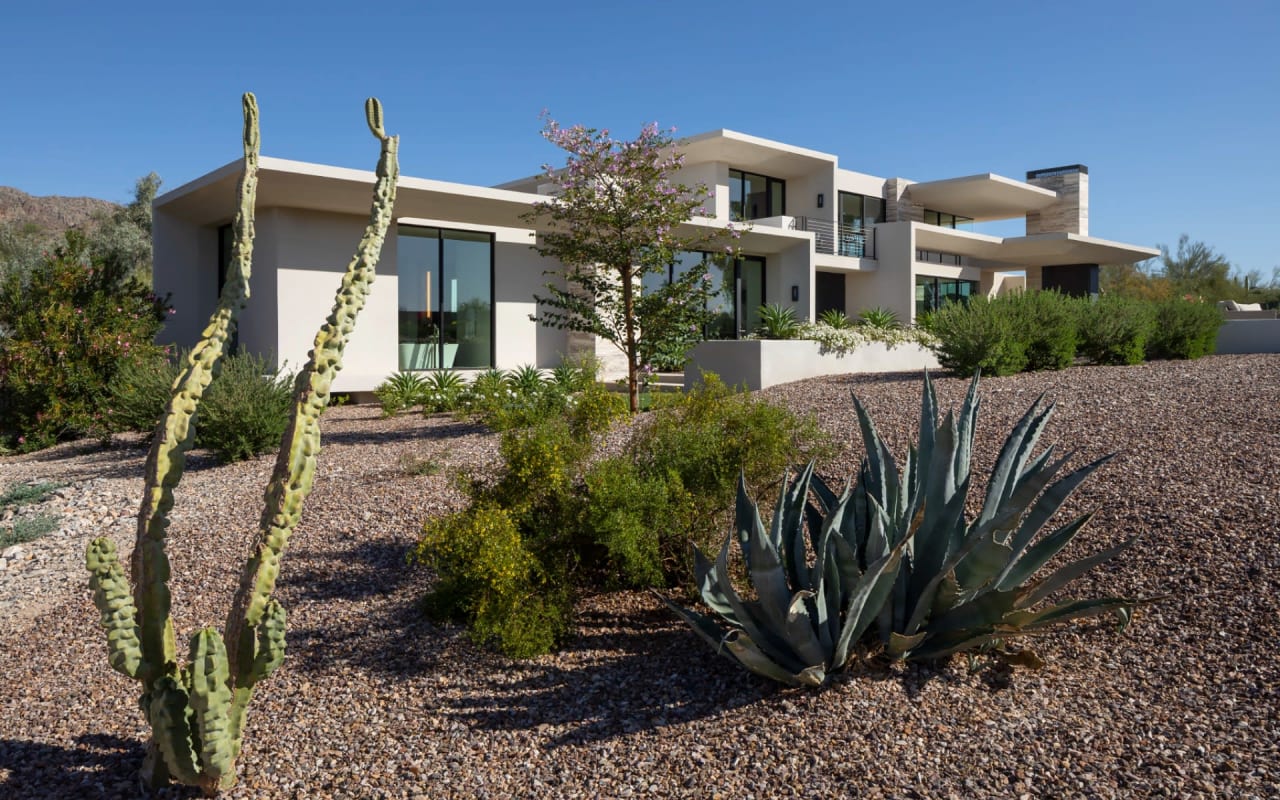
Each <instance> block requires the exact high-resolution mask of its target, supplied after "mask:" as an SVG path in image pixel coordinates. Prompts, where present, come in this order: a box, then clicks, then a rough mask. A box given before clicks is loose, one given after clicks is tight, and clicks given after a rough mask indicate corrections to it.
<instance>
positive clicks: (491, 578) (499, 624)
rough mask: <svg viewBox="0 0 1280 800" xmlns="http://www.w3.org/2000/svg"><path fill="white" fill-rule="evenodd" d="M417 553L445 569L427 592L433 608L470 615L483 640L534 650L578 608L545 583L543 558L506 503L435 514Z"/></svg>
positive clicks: (456, 616)
mask: <svg viewBox="0 0 1280 800" xmlns="http://www.w3.org/2000/svg"><path fill="white" fill-rule="evenodd" d="M414 555H415V558H416V559H417V560H418V561H419V562H420V563H423V564H426V565H427V566H430V567H432V568H433V569H435V571H436V573H437V574H438V575H439V581H438V582H437V584H436V586H435V588H434V590H433V591H432V592H431V594H429V595H428V596H427V597H426V598H425V600H424V608H425V609H426V611H427V613H428V615H429V616H431V617H433V618H435V619H440V620H450V621H455V622H464V623H466V624H467V626H468V628H469V629H470V631H471V636H472V639H473V640H475V641H476V642H477V643H489V644H493V645H494V646H496V647H497V648H498V650H500V651H501V652H503V653H505V654H506V655H508V656H511V657H513V658H527V657H530V656H535V655H538V654H540V653H545V652H547V651H548V650H550V649H551V648H552V647H553V646H555V644H556V642H557V641H558V640H559V639H561V638H562V637H563V635H564V633H565V632H566V630H567V625H568V620H569V616H570V611H571V610H572V609H571V608H566V607H565V606H566V603H565V602H564V601H563V600H562V599H561V598H562V597H564V594H563V592H560V593H557V592H547V591H546V585H545V584H546V580H545V578H544V576H543V572H542V567H541V564H540V563H539V561H538V559H537V558H536V557H535V556H534V555H533V553H531V552H530V551H529V550H528V548H527V547H526V546H525V542H524V539H523V537H522V536H521V533H520V530H519V529H518V528H517V526H516V522H515V519H514V517H513V514H512V512H510V511H508V510H506V509H503V508H499V507H496V506H492V505H478V506H473V507H472V508H470V509H467V510H466V511H463V512H462V513H459V514H454V515H451V516H447V517H441V518H438V519H435V520H432V521H431V522H428V523H427V525H426V526H425V527H424V528H423V535H422V539H421V540H419V542H418V546H417V549H416V551H415V554H414Z"/></svg>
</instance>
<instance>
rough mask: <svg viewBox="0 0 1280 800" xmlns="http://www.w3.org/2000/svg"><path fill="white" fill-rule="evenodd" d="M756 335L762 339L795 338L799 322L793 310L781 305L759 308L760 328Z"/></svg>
mask: <svg viewBox="0 0 1280 800" xmlns="http://www.w3.org/2000/svg"><path fill="white" fill-rule="evenodd" d="M757 333H758V334H759V336H760V338H762V339H794V338H796V336H797V335H798V334H799V333H800V321H799V320H798V319H796V312H795V309H793V308H791V307H790V306H784V305H782V304H781V303H770V304H768V305H764V306H760V328H759V330H758V331H757Z"/></svg>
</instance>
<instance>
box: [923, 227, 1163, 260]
mask: <svg viewBox="0 0 1280 800" xmlns="http://www.w3.org/2000/svg"><path fill="white" fill-rule="evenodd" d="M910 224H911V226H912V227H913V228H914V229H915V239H916V247H917V248H918V249H921V250H935V251H939V252H944V253H955V254H956V255H961V256H968V257H969V258H971V259H974V260H975V261H977V262H981V263H980V264H979V265H980V266H986V267H992V268H1004V269H1023V268H1025V267H1052V266H1061V265H1064V264H1134V263H1136V262H1138V261H1144V260H1146V259H1148V258H1153V257H1155V256H1158V255H1160V251H1159V250H1156V249H1154V248H1151V247H1141V246H1139V245H1135V244H1125V243H1124V242H1113V241H1111V240H1109V239H1098V238H1095V237H1092V236H1081V235H1080V234H1078V233H1038V234H1035V235H1033V236H1011V237H1000V236H988V235H986V234H982V233H973V232H971V231H961V230H953V229H951V228H941V227H938V226H937V225H926V224H924V223H920V222H913V223H910Z"/></svg>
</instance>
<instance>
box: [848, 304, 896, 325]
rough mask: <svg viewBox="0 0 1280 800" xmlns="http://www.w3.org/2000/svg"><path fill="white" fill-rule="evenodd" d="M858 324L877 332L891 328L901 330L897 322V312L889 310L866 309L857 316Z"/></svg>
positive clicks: (880, 308)
mask: <svg viewBox="0 0 1280 800" xmlns="http://www.w3.org/2000/svg"><path fill="white" fill-rule="evenodd" d="M858 321H859V324H861V325H865V326H866V327H868V328H877V329H879V330H892V329H893V328H901V327H902V323H901V322H899V321H898V312H896V311H894V310H893V309H891V308H882V307H880V306H876V307H875V308H868V309H865V310H864V311H862V312H861V313H859V314H858Z"/></svg>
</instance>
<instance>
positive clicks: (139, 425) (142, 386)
mask: <svg viewBox="0 0 1280 800" xmlns="http://www.w3.org/2000/svg"><path fill="white" fill-rule="evenodd" d="M178 371H179V359H178V358H177V357H176V356H173V355H171V354H170V353H169V352H162V353H156V354H154V355H152V356H151V357H148V358H139V359H131V360H129V361H127V362H125V363H123V364H121V365H120V368H119V369H118V370H116V374H115V376H114V377H113V378H112V379H111V384H110V385H109V386H108V388H107V400H106V404H107V409H106V418H107V423H108V425H109V426H110V428H111V430H112V431H137V432H139V433H150V432H151V431H153V430H155V427H156V423H158V422H159V421H160V416H161V415H162V414H163V413H164V408H165V404H166V403H168V402H169V392H170V391H171V390H172V388H173V382H174V381H175V380H177V378H178Z"/></svg>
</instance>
